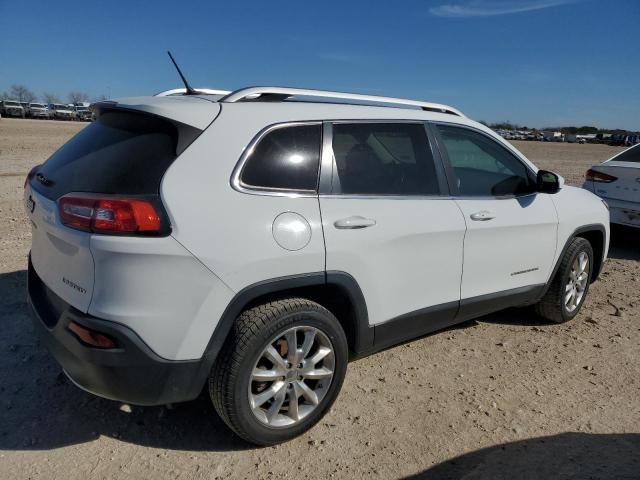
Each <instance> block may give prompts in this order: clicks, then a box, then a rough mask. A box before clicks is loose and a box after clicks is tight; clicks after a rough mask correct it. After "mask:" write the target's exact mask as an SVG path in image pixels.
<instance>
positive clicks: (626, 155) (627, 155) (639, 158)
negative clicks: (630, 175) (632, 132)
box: [613, 144, 640, 163]
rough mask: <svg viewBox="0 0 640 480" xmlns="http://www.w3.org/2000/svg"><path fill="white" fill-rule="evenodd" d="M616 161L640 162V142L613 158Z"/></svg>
mask: <svg viewBox="0 0 640 480" xmlns="http://www.w3.org/2000/svg"><path fill="white" fill-rule="evenodd" d="M613 161H615V162H635V163H640V144H638V145H636V146H635V147H631V148H630V149H628V150H625V151H624V152H622V153H621V154H620V155H618V156H617V157H615V158H614V159H613Z"/></svg>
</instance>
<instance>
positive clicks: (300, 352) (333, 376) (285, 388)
mask: <svg viewBox="0 0 640 480" xmlns="http://www.w3.org/2000/svg"><path fill="white" fill-rule="evenodd" d="M347 362H348V346H347V340H346V337H345V334H344V331H343V329H342V327H341V325H340V323H339V322H338V320H337V319H336V318H335V316H333V314H332V313H331V312H329V311H328V310H327V309H326V308H324V307H323V306H321V305H319V304H318V303H316V302H312V301H310V300H307V299H303V298H289V299H284V300H278V301H274V302H269V303H265V304H263V305H259V306H256V307H253V308H251V309H248V310H245V311H244V312H243V313H242V314H241V315H240V317H238V319H237V320H236V322H235V323H234V325H233V327H232V329H231V332H230V333H229V337H228V338H227V340H226V342H225V346H224V347H223V350H222V351H221V352H220V354H219V355H218V360H217V361H216V364H215V366H214V368H213V370H212V373H211V376H210V378H209V394H210V396H211V399H212V401H213V405H214V407H215V409H216V411H217V412H218V414H219V415H220V417H221V418H222V420H223V421H224V422H225V423H226V424H227V425H228V426H229V428H231V429H232V430H233V431H234V432H235V433H236V434H237V435H238V436H239V437H241V438H243V439H244V440H246V441H248V442H250V443H254V444H256V445H274V444H277V443H280V442H284V441H286V440H289V439H291V438H294V437H296V436H298V435H300V434H302V433H304V432H306V431H307V430H309V429H310V428H311V427H312V426H313V425H315V424H316V423H317V422H318V421H319V420H320V419H321V418H322V417H323V416H324V415H325V413H326V412H327V411H328V410H329V409H330V408H331V405H332V404H333V402H334V401H335V399H336V397H337V396H338V393H339V391H340V388H341V387H342V382H343V380H344V376H345V373H346V369H347Z"/></svg>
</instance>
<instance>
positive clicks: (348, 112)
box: [91, 87, 537, 171]
mask: <svg viewBox="0 0 640 480" xmlns="http://www.w3.org/2000/svg"><path fill="white" fill-rule="evenodd" d="M257 88H271V87H252V88H248V89H243V90H238V91H236V92H232V93H230V94H227V95H221V94H215V95H207V94H197V95H167V96H144V97H127V98H120V99H114V100H107V101H101V102H97V103H95V104H93V105H92V106H91V108H92V109H93V110H94V111H96V112H99V111H100V110H102V109H106V108H123V109H128V110H139V111H143V112H147V113H151V114H155V115H159V116H163V117H166V118H170V119H173V120H175V121H178V122H181V123H184V124H187V125H192V126H194V127H196V128H200V129H205V128H207V127H208V126H209V125H210V124H211V122H212V121H213V120H214V119H215V118H216V117H217V115H218V114H219V113H220V111H221V110H222V112H223V114H224V115H234V116H238V118H239V121H242V122H243V124H247V125H248V124H249V123H250V124H251V125H254V126H255V125H262V127H265V126H268V125H272V124H275V123H284V122H300V121H322V120H337V121H342V120H345V121H346V120H356V121H361V120H376V121H380V120H393V121H422V122H424V121H435V122H442V123H453V124H458V125H464V126H468V127H472V128H475V129H476V130H480V131H482V132H484V133H485V134H487V135H489V136H491V137H492V138H493V139H495V140H496V141H497V142H499V143H501V144H502V145H503V146H504V147H505V148H507V149H508V150H510V151H511V152H512V153H513V154H515V155H516V156H518V157H519V158H521V159H522V160H524V161H525V162H526V163H527V164H528V165H529V166H530V167H531V168H532V169H534V171H537V167H536V166H535V165H533V164H532V163H531V162H530V161H529V160H528V159H527V158H526V157H524V155H522V153H520V152H519V151H518V150H517V149H516V148H515V147H514V146H513V145H511V143H509V142H508V141H506V140H505V139H503V138H502V137H501V136H500V135H498V134H497V133H495V132H494V131H493V130H491V129H490V128H489V127H487V126H485V125H483V124H481V123H479V122H476V121H474V120H472V119H470V118H468V117H466V116H465V115H464V114H462V113H461V112H460V111H459V110H456V109H454V108H453V107H449V106H447V105H441V104H431V103H428V102H418V101H414V100H405V99H393V98H388V97H370V96H365V95H357V94H354V96H355V97H356V98H357V99H358V101H360V98H364V97H367V98H372V99H377V98H383V99H385V100H391V101H398V102H399V103H395V104H393V103H389V102H383V103H385V105H384V106H383V105H380V104H363V103H358V104H353V103H347V102H349V101H350V98H342V99H340V101H328V98H327V99H325V98H323V96H322V95H318V97H319V98H322V100H321V101H318V100H315V99H314V100H313V101H308V100H307V98H306V96H305V98H304V100H297V99H289V98H279V97H278V96H276V95H274V96H273V97H270V98H267V99H265V100H262V101H260V100H258V99H256V98H251V96H252V95H253V93H252V92H254V91H255V90H256V89H257ZM272 90H274V91H278V92H279V91H281V90H284V89H281V88H280V87H273V88H272ZM290 90H291V91H303V90H299V89H290ZM242 91H246V92H248V95H249V97H248V98H246V99H244V100H235V101H231V102H230V101H227V99H229V98H230V97H233V96H234V95H236V96H238V92H242ZM304 92H309V90H304ZM311 92H315V91H311ZM319 92H320V93H328V94H334V93H338V92H322V91H319ZM277 95H282V94H277ZM345 95H346V94H345ZM373 101H375V100H373ZM401 102H407V103H401ZM420 105H425V107H422V108H420V107H419V106H420ZM423 108H427V109H423ZM445 111H446V113H445ZM241 119H242V120H241Z"/></svg>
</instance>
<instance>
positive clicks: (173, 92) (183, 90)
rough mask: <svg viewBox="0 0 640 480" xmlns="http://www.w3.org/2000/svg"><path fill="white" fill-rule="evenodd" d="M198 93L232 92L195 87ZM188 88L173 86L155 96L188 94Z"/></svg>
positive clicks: (220, 93)
mask: <svg viewBox="0 0 640 480" xmlns="http://www.w3.org/2000/svg"><path fill="white" fill-rule="evenodd" d="M194 90H195V91H196V92H197V93H202V94H204V95H228V94H229V93H231V92H230V91H229V90H213V89H211V88H194ZM186 93H187V89H186V88H173V89H171V90H165V91H164V92H159V93H156V94H155V95H154V97H169V96H171V95H178V94H186Z"/></svg>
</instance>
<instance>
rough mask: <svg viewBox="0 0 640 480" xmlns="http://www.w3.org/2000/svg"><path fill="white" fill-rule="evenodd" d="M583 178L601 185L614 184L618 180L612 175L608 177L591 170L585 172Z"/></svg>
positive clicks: (605, 174)
mask: <svg viewBox="0 0 640 480" xmlns="http://www.w3.org/2000/svg"><path fill="white" fill-rule="evenodd" d="M585 177H586V179H587V180H591V181H593V182H601V183H611V182H615V181H616V180H617V179H618V177H614V176H613V175H609V174H607V173H604V172H598V171H597V170H592V169H589V170H587V173H586V174H585Z"/></svg>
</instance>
